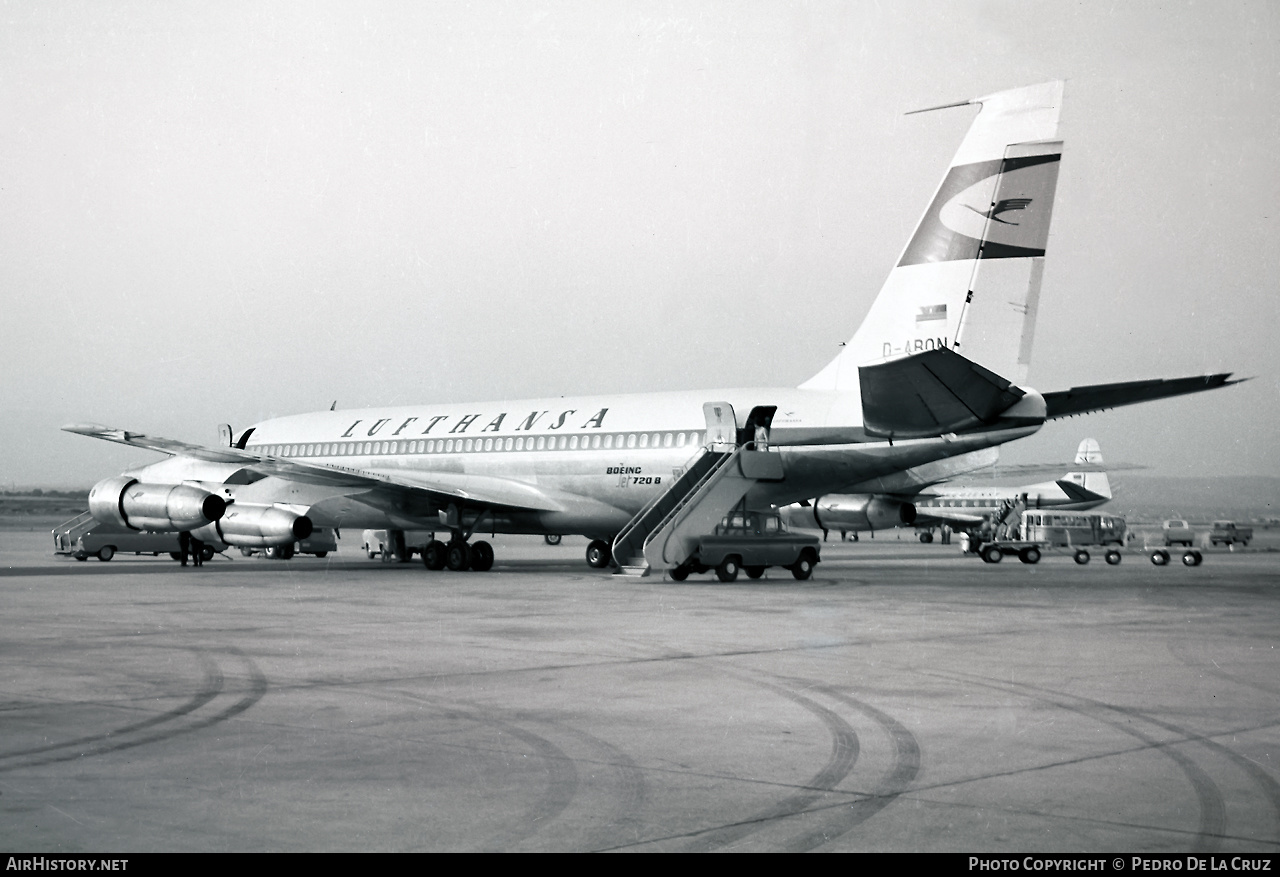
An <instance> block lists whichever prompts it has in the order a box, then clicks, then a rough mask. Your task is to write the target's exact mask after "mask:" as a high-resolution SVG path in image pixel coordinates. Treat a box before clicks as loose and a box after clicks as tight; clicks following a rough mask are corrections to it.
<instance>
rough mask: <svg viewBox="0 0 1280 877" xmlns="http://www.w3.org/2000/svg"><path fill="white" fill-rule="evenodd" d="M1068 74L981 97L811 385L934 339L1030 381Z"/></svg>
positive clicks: (830, 382) (838, 385)
mask: <svg viewBox="0 0 1280 877" xmlns="http://www.w3.org/2000/svg"><path fill="white" fill-rule="evenodd" d="M1062 88H1063V83H1062V82H1060V81H1058V82H1048V83H1044V84H1042V85H1033V86H1028V87H1025V88H1017V89H1012V90H1010V91H1002V92H998V93H996V94H993V95H988V96H987V97H982V98H975V99H974V100H971V101H965V102H963V103H961V104H951V105H950V106H964V105H965V104H978V105H980V106H981V109H980V111H979V112H978V115H977V117H976V118H975V119H974V121H973V124H972V125H971V126H970V128H969V132H968V134H967V135H966V136H965V138H964V141H963V142H962V143H961V145H960V149H959V151H958V152H957V153H956V156H955V158H954V159H952V162H951V166H950V168H949V169H948V170H947V174H946V177H945V178H944V179H943V181H942V184H941V185H940V186H939V188H938V190H937V193H936V194H935V195H934V198H933V201H932V202H931V203H930V205H929V208H928V210H926V211H925V214H924V216H923V218H921V220H920V222H919V224H918V225H917V226H916V230H915V233H914V234H913V235H912V236H911V240H910V242H909V243H908V244H907V246H906V249H905V250H903V253H902V256H901V258H899V260H898V263H897V265H896V266H895V267H894V268H893V270H892V271H891V272H890V274H889V277H888V279H887V280H886V281H885V284H884V286H883V287H882V288H881V290H880V294H879V295H878V296H877V297H876V300H875V302H873V303H872V305H871V310H870V311H869V312H868V313H867V316H866V319H865V320H864V321H863V323H862V325H861V326H860V327H859V328H858V331H857V333H855V334H854V336H853V339H852V340H851V341H850V342H849V343H848V344H846V345H845V346H844V347H843V348H842V349H841V352H840V355H839V356H837V357H836V358H835V359H834V360H832V361H831V362H830V363H828V364H827V366H826V367H825V368H824V369H823V370H822V371H820V372H819V373H818V374H817V375H815V376H814V377H812V378H810V379H809V380H808V381H806V382H805V383H803V384H801V385H800V386H801V388H803V389H815V390H847V391H851V390H853V389H854V388H855V387H857V386H858V377H857V375H858V368H859V367H861V366H868V365H876V364H879V363H882V362H885V361H889V360H894V359H898V358H900V357H903V356H907V355H911V354H915V353H921V352H923V351H926V350H934V349H938V348H942V349H948V350H954V351H956V352H960V353H963V354H964V356H965V358H967V359H969V360H970V361H972V362H975V363H977V364H979V365H981V366H983V367H984V368H987V369H990V370H991V371H993V372H995V373H996V374H998V375H1001V376H1002V377H1005V378H1009V379H1012V380H1013V381H1015V382H1016V383H1021V382H1022V381H1023V380H1025V377H1026V370H1027V366H1028V365H1029V363H1030V356H1031V342H1032V338H1033V330H1034V326H1035V318H1036V310H1037V307H1038V303H1039V295H1040V278H1041V276H1042V273H1043V268H1044V253H1045V247H1046V244H1047V241H1048V236H1049V218H1050V215H1051V213H1052V209H1053V196H1054V191H1055V189H1056V187H1057V180H1058V164H1059V160H1060V158H1061V155H1062V143H1061V141H1059V140H1057V135H1058V115H1059V110H1060V108H1061V105H1062Z"/></svg>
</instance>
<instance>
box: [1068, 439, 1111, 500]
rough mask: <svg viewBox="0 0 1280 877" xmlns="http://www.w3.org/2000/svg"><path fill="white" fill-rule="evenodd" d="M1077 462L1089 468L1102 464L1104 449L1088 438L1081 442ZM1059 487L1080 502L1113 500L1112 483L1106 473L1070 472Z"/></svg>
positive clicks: (1077, 451)
mask: <svg viewBox="0 0 1280 877" xmlns="http://www.w3.org/2000/svg"><path fill="white" fill-rule="evenodd" d="M1076 462H1077V463H1080V464H1087V465H1089V466H1099V465H1101V464H1102V448H1101V447H1100V446H1099V445H1098V440H1097V439H1091V438H1087V439H1085V440H1084V441H1082V442H1080V447H1079V448H1078V449H1077V450H1076ZM1058 486H1059V487H1061V488H1062V490H1063V492H1065V493H1066V494H1067V496H1070V497H1073V498H1075V499H1077V500H1078V501H1085V500H1096V499H1097V498H1099V497H1103V498H1106V499H1111V481H1110V479H1108V478H1107V473H1106V472H1097V471H1087V472H1068V473H1067V474H1066V475H1064V476H1063V477H1062V478H1060V479H1059V480H1058Z"/></svg>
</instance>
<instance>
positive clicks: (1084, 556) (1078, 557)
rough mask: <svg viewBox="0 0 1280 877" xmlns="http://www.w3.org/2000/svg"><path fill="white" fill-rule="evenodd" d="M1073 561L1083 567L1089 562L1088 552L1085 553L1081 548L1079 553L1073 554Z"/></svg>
mask: <svg viewBox="0 0 1280 877" xmlns="http://www.w3.org/2000/svg"><path fill="white" fill-rule="evenodd" d="M1075 561H1076V563H1078V564H1080V565H1081V566H1084V565H1085V564H1086V563H1088V562H1089V552H1087V551H1085V550H1084V549H1083V548H1081V549H1080V550H1079V551H1077V552H1076V553H1075ZM1108 562H1110V561H1108Z"/></svg>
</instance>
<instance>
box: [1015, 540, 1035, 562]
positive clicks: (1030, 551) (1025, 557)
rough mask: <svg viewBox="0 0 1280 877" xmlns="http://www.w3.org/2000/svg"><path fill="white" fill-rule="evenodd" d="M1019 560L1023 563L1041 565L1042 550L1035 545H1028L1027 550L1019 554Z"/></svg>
mask: <svg viewBox="0 0 1280 877" xmlns="http://www.w3.org/2000/svg"><path fill="white" fill-rule="evenodd" d="M1018 560H1021V561H1022V562H1023V563H1033V564H1034V563H1039V562H1040V549H1039V548H1036V547H1035V546H1034V545H1028V546H1027V547H1026V548H1024V549H1022V550H1021V551H1019V552H1018Z"/></svg>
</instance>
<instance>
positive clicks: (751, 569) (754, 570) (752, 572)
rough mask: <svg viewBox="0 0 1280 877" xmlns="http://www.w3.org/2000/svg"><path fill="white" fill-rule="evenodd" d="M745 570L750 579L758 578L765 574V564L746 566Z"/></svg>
mask: <svg viewBox="0 0 1280 877" xmlns="http://www.w3.org/2000/svg"><path fill="white" fill-rule="evenodd" d="M742 569H743V571H744V572H745V573H746V574H747V578H749V579H758V578H760V577H761V576H762V575H764V570H765V568H764V567H763V566H744V567H743V568H742Z"/></svg>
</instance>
